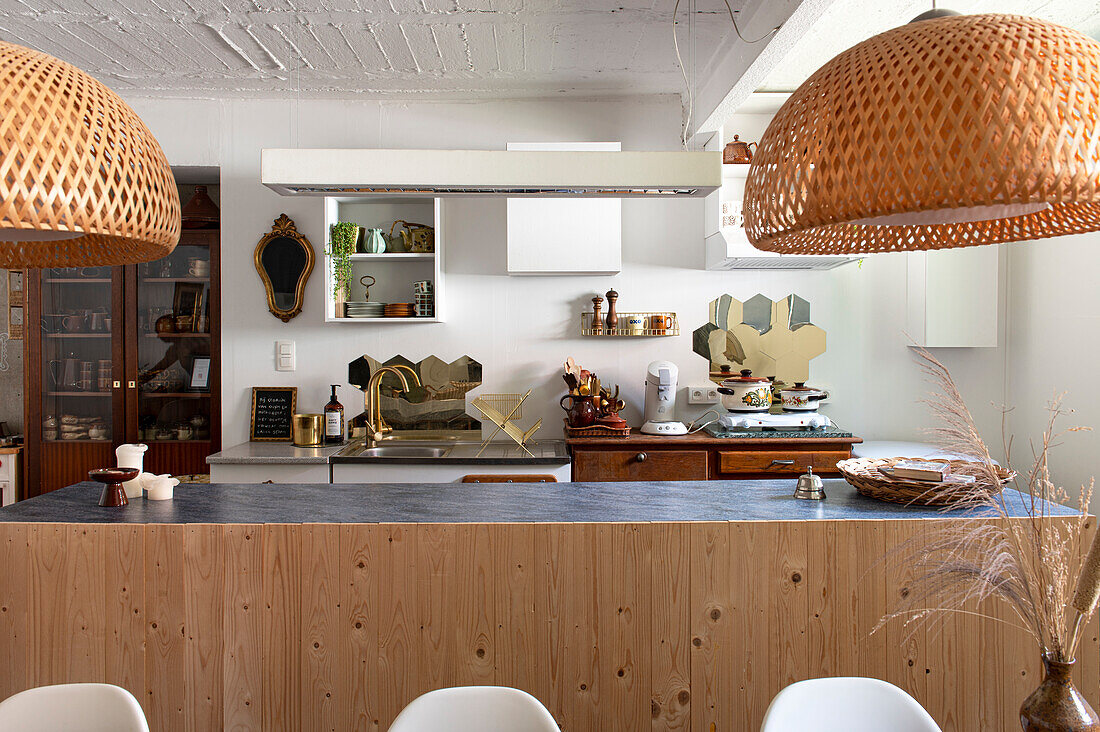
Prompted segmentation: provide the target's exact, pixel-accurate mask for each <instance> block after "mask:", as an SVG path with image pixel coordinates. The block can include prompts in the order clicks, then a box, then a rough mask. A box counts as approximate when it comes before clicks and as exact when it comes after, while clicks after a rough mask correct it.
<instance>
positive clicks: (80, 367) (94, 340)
mask: <svg viewBox="0 0 1100 732" xmlns="http://www.w3.org/2000/svg"><path fill="white" fill-rule="evenodd" d="M117 284H118V283H117V282H116V278H115V276H114V271H113V270H112V268H110V267H69V268H55V269H47V270H44V271H43V272H42V291H41V292H42V294H41V313H42V317H41V325H40V326H39V327H40V328H41V335H42V352H41V353H42V359H41V360H42V375H41V376H42V439H43V442H44V444H45V445H46V447H47V454H49V450H48V448H49V446H51V445H57V446H59V447H60V446H61V445H62V443H64V444H71V445H73V449H77V447H78V446H80V445H88V446H89V447H88V450H85V452H87V453H88V455H89V456H90V455H96V456H99V455H100V454H109V450H108V449H107V448H106V447H104V448H101V449H98V450H96V449H94V447H95V445H102V446H109V445H110V443H111V442H112V441H113V440H115V438H116V437H121V435H117V434H116V433H117V432H119V431H121V429H122V421H121V420H120V419H117V417H118V415H117V411H118V410H117V409H116V407H117V406H118V405H116V404H115V401H116V400H115V398H114V397H115V395H116V394H118V393H120V390H119V388H120V387H121V383H120V382H118V381H117V380H116V379H117V378H120V376H119V375H118V374H116V371H117V370H118V364H117V363H116V361H117V358H118V356H119V355H120V354H121V350H120V349H116V348H115V347H114V343H115V341H114V339H113V338H112V332H113V331H114V330H115V328H116V327H120V324H117V323H114V322H113V321H114V319H113V313H114V299H113V298H114V294H115V292H116V286H117ZM66 452H70V450H66ZM91 467H102V465H92V466H91ZM86 469H87V468H84V470H86Z"/></svg>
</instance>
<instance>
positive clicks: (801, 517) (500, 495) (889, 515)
mask: <svg viewBox="0 0 1100 732" xmlns="http://www.w3.org/2000/svg"><path fill="white" fill-rule="evenodd" d="M824 482H825V491H826V493H827V495H828V499H827V500H825V501H804V500H796V499H794V498H792V497H791V493H792V491H793V490H794V480H791V479H783V480H776V479H773V480H743V481H733V480H728V481H718V480H714V481H677V482H650V483H640V482H639V483H534V484H532V483H376V484H363V485H353V484H348V485H328V484H320V485H298V484H258V485H255V484H254V485H242V484H234V483H221V484H213V485H198V484H185V485H179V486H177V487H176V489H175V497H174V498H173V499H172V500H169V501H149V500H146V499H137V500H134V501H132V502H131V503H130V505H128V506H124V507H122V508H100V507H99V506H98V505H97V502H98V499H99V493H100V486H99V485H98V484H96V483H90V482H84V483H77V484H76V485H72V486H69V487H67V488H62V489H60V490H57V491H53V492H51V493H47V494H45V495H42V496H37V497H35V498H31V499H29V500H26V501H21V502H19V503H16V504H14V505H11V506H7V507H5V508H2V509H0V521H23V522H28V521H29V522H51V523H52V522H60V523H138V524H158V523H171V524H177V523H178V524H187V523H214V524H238V523H290V524H298V523H501V522H540V523H541V522H583V523H589V522H649V521H810V520H838V519H854V520H892V519H933V518H945V517H946V518H968V517H970V518H980V517H983V516H988V515H990V514H989V513H982V512H976V511H970V512H961V511H953V512H952V511H948V512H944V511H940V510H937V509H933V508H925V507H915V506H914V507H906V506H901V505H897V504H892V503H884V502H882V501H877V500H874V499H871V498H865V497H863V496H861V495H859V494H858V493H856V491H855V489H854V488H852V487H851V486H850V485H848V484H847V483H846V482H844V481H843V480H839V479H835V480H826V481H824ZM1003 495H1004V498H1005V500H1006V501H1007V502H1008V504H1009V505H1010V506H1011V507H1012V510H1011V513H1012V515H1022V513H1023V503H1022V496H1021V494H1019V493H1017V492H1016V491H1012V490H1008V491H1005V493H1004V494H1003ZM1051 513H1052V514H1054V515H1074V514H1075V513H1076V512H1075V511H1074V510H1072V509H1069V508H1066V507H1063V506H1053V507H1052V509H1051Z"/></svg>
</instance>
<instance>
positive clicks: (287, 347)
mask: <svg viewBox="0 0 1100 732" xmlns="http://www.w3.org/2000/svg"><path fill="white" fill-rule="evenodd" d="M295 368H297V359H295V357H294V341H275V370H276V371H294V370H295Z"/></svg>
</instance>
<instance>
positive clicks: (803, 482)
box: [794, 466, 825, 501]
mask: <svg viewBox="0 0 1100 732" xmlns="http://www.w3.org/2000/svg"><path fill="white" fill-rule="evenodd" d="M794 497H795V498H805V499H808V500H811V501H824V500H825V486H823V485H822V483H821V478H820V477H818V476H816V475H814V469H813V468H812V467H809V466H807V467H806V474H805V475H800V476H798V485H796V486H795V489H794Z"/></svg>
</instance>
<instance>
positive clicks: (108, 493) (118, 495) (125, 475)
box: [88, 468, 141, 508]
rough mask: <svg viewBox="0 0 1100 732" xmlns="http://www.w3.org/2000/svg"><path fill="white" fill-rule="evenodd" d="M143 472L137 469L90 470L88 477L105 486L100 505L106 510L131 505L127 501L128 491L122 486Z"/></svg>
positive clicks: (100, 495) (100, 497)
mask: <svg viewBox="0 0 1100 732" xmlns="http://www.w3.org/2000/svg"><path fill="white" fill-rule="evenodd" d="M140 472H141V471H140V470H138V469H137V468H100V469H98V470H89V471H88V477H89V478H91V479H92V480H94V481H96V482H97V483H102V484H103V492H102V493H100V494H99V505H100V506H103V507H105V508H118V507H119V506H125V505H126V504H128V503H129V501H128V500H127V499H126V491H124V490H123V489H122V484H123V483H125V482H126V481H128V480H133V479H134V478H136V477H138V473H140Z"/></svg>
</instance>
